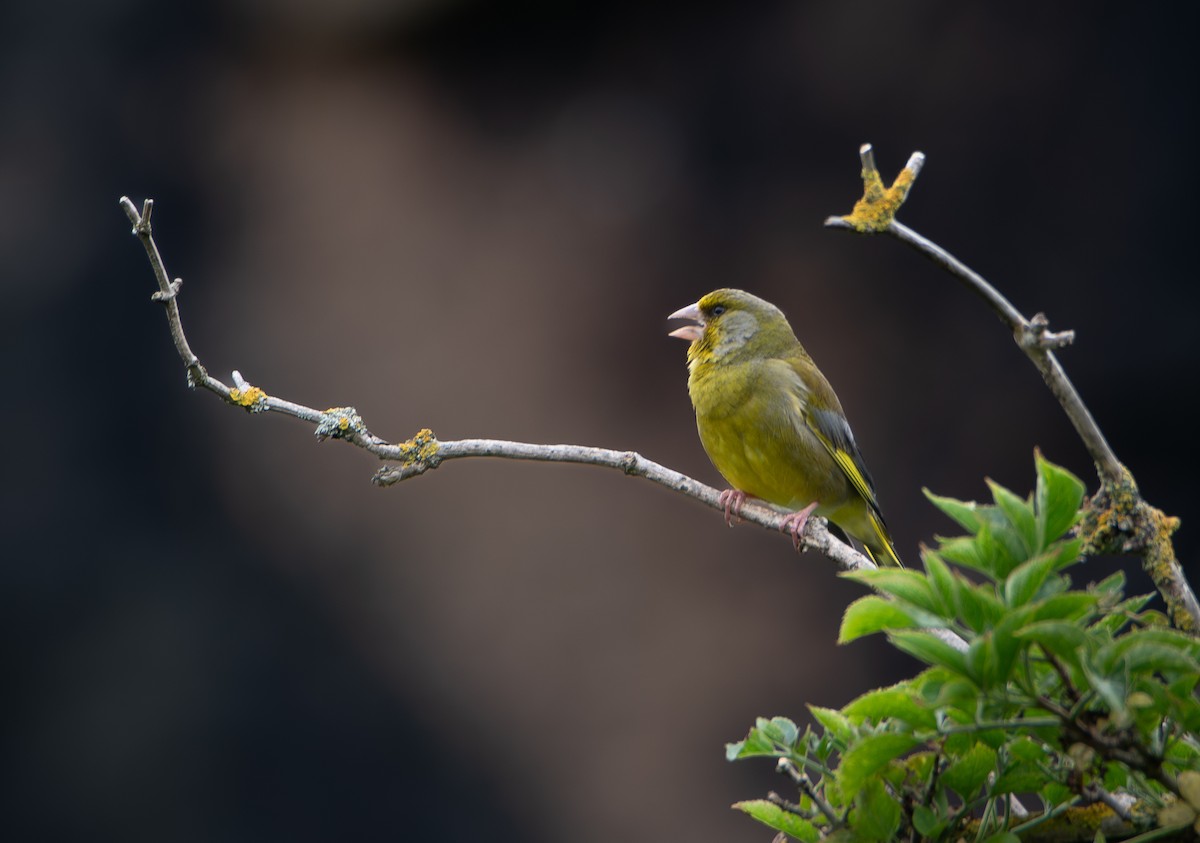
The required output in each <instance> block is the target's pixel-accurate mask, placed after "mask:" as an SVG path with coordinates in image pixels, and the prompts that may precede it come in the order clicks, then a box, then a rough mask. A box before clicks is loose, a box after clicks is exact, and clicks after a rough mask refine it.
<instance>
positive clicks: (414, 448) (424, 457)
mask: <svg viewBox="0 0 1200 843" xmlns="http://www.w3.org/2000/svg"><path fill="white" fill-rule="evenodd" d="M438 448H439V443H438V440H437V437H436V436H434V435H433V431H432V430H430V429H429V428H427V427H424V428H421V429H420V430H418V431H417V434H416V436H414V437H413V438H412V439H409V440H408V441H407V442H402V443H400V449H401V450H402V451H403V452H404V457H403V459H404V464H405V465H411V464H413V463H430V462H435V461H436V460H437V452H438Z"/></svg>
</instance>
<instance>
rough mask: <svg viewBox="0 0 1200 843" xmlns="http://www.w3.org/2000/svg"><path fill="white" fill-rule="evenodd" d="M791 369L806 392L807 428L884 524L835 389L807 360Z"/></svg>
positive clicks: (873, 490)
mask: <svg viewBox="0 0 1200 843" xmlns="http://www.w3.org/2000/svg"><path fill="white" fill-rule="evenodd" d="M791 366H792V370H793V371H794V373H795V375H796V377H797V380H798V382H799V384H800V386H801V388H802V389H803V392H804V395H803V396H802V401H801V406H803V408H804V422H805V424H807V425H808V429H809V430H811V431H812V432H813V435H815V436H816V437H817V439H818V441H820V443H821V444H822V445H823V446H824V447H825V450H826V451H828V452H829V455H830V456H831V457H833V461H834V462H835V463H837V466H838V468H840V469H841V470H842V473H843V474H845V475H846V479H847V480H849V481H850V485H851V486H853V487H854V490H855V491H856V492H858V494H859V495H860V496H861V497H862V499H863V500H864V501H866V502H867V505H868V506H870V507H871V511H872V512H873V513H874V515H875V517H876V518H878V519H879V521H880V522H881V523H882V521H883V513H881V512H880V511H879V503H878V501H876V499H875V481H873V480H872V479H871V474H870V472H868V471H867V466H866V463H865V462H864V461H863V457H862V452H860V451H859V450H858V444H857V443H856V442H855V441H854V433H853V432H852V431H851V430H850V425H849V424H848V423H847V422H846V417H845V415H844V414H843V413H842V405H841V402H839V401H838V399H837V395H836V394H835V393H834V391H833V387H831V386H830V385H829V381H827V380H825V376H824V375H822V374H821V372H820V371H819V370H818V369H817V368H816V366H815V365H813V364H812V363H811V361H809V360H804V361H803V363H802V364H799V365H798V364H797V362H796V361H791Z"/></svg>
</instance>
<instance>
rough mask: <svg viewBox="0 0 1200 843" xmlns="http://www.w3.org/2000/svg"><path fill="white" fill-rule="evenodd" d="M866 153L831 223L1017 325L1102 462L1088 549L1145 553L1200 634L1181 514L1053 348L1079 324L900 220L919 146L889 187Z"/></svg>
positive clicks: (1179, 619) (1174, 611) (1166, 592)
mask: <svg viewBox="0 0 1200 843" xmlns="http://www.w3.org/2000/svg"><path fill="white" fill-rule="evenodd" d="M859 157H860V159H861V161H862V166H863V183H864V191H863V198H862V199H860V200H859V202H858V203H857V204H856V205H855V206H854V210H853V211H852V212H851V213H850V214H847V215H846V216H841V217H838V216H833V217H829V218H828V219H826V220H825V225H826V226H827V227H829V228H838V229H846V230H850V231H857V232H859V233H862V234H870V233H876V232H884V233H887V234H890V235H892V236H893V237H895V238H896V239H897V240H899V241H900V242H902V243H905V244H907V245H909V246H911V247H912V248H914V249H916V250H917V251H918V252H920V253H921V254H922V255H924V256H925V257H927V258H929V259H930V260H932V261H933V262H934V263H936V264H937V265H938V266H940V267H942V268H943V269H945V270H946V271H947V272H949V273H950V274H951V275H953V276H954V277H955V278H958V279H959V280H960V281H962V282H963V284H965V285H966V286H967V288H968V289H969V290H971V291H972V292H974V293H975V294H976V295H978V296H979V297H980V298H982V299H983V300H984V301H985V302H986V303H987V304H988V306H989V307H990V308H991V309H992V311H993V312H994V313H995V314H996V315H997V316H998V317H999V318H1000V321H1001V322H1003V323H1004V324H1005V325H1007V326H1008V328H1009V330H1011V331H1012V334H1013V339H1014V340H1015V341H1016V343H1017V345H1018V346H1020V348H1021V350H1022V351H1024V352H1025V354H1026V356H1028V357H1029V359H1030V360H1031V361H1033V365H1034V366H1036V367H1037V369H1038V371H1039V372H1040V373H1041V375H1042V379H1043V380H1044V381H1045V382H1046V386H1048V387H1049V388H1050V391H1051V392H1052V393H1053V394H1054V397H1055V398H1057V399H1058V403H1059V404H1060V405H1061V406H1062V408H1063V410H1064V411H1065V412H1066V414H1067V417H1068V418H1069V419H1070V420H1071V424H1072V425H1074V427H1075V431H1076V433H1078V434H1079V438H1080V439H1081V440H1082V441H1083V445H1084V447H1085V448H1087V451H1088V454H1089V455H1091V457H1092V460H1093V461H1094V462H1095V464H1096V472H1097V474H1098V475H1099V477H1100V485H1101V488H1100V491H1099V492H1097V493H1096V495H1095V496H1094V497H1093V498H1092V499H1091V500H1090V501H1089V504H1088V506H1089V510H1090V511H1089V515H1088V518H1086V519H1085V523H1084V525H1083V528H1082V530H1081V533H1082V534H1083V537H1084V539H1085V545H1086V547H1085V552H1088V553H1096V552H1100V551H1104V550H1112V549H1117V550H1122V551H1125V552H1133V553H1137V554H1139V555H1141V556H1142V558H1143V563H1144V567H1145V568H1146V570H1147V572H1148V573H1149V574H1150V576H1151V578H1152V579H1153V580H1154V583H1155V585H1156V586H1157V587H1158V590H1159V593H1160V594H1162V596H1163V600H1164V601H1165V602H1166V604H1167V609H1168V611H1169V612H1170V615H1171V620H1172V622H1173V623H1174V624H1175V625H1176V626H1177V627H1178V628H1180V629H1182V630H1185V631H1188V632H1191V633H1192V634H1193V635H1196V634H1200V602H1197V600H1196V595H1195V593H1194V592H1193V591H1192V588H1191V586H1190V585H1189V584H1188V582H1187V578H1186V577H1185V576H1184V574H1183V568H1182V567H1181V566H1180V564H1179V562H1178V560H1177V559H1176V558H1175V551H1174V548H1173V546H1172V544H1171V539H1170V536H1171V533H1172V532H1174V530H1175V528H1176V527H1177V526H1178V520H1177V519H1173V518H1170V517H1168V516H1166V515H1164V514H1163V513H1162V512H1161V511H1160V510H1158V509H1155V508H1154V507H1152V506H1150V505H1149V504H1148V503H1146V502H1145V500H1143V499H1142V497H1141V495H1140V494H1139V493H1138V491H1137V486H1136V485H1135V484H1134V482H1133V477H1132V475H1131V474H1130V473H1129V471H1128V470H1127V469H1126V468H1125V466H1124V465H1122V464H1121V461H1120V460H1118V459H1117V456H1116V454H1115V453H1114V452H1113V449H1112V447H1111V446H1110V445H1109V444H1108V440H1107V439H1106V438H1105V437H1104V433H1103V432H1102V431H1101V430H1100V426H1099V425H1098V424H1097V423H1096V420H1095V419H1094V418H1093V417H1092V414H1091V412H1090V411H1089V410H1088V408H1087V406H1086V405H1085V404H1084V403H1083V399H1082V398H1081V397H1080V395H1079V392H1078V391H1077V390H1076V389H1075V385H1074V384H1073V383H1071V379H1070V378H1068V377H1067V373H1066V371H1065V370H1064V369H1063V367H1062V364H1061V363H1059V362H1058V357H1056V356H1055V354H1054V351H1053V349H1055V348H1062V347H1063V346H1066V345H1069V344H1070V343H1071V342H1073V341H1074V339H1075V332H1074V331H1062V332H1058V333H1054V332H1051V331H1050V330H1049V329H1048V326H1049V322H1048V320H1047V319H1046V317H1045V315H1044V314H1041V313H1038V314H1035V315H1034V316H1033V318H1031V319H1027V318H1026V317H1025V316H1024V315H1023V314H1022V313H1021V312H1020V311H1019V310H1017V308H1016V307H1015V306H1013V304H1012V302H1010V301H1009V300H1008V299H1007V298H1005V297H1004V296H1003V295H1002V294H1001V293H1000V291H999V290H997V289H996V288H995V287H993V286H992V285H991V284H989V283H988V282H987V281H986V280H985V279H984V278H983V276H982V275H980V274H979V273H978V272H975V271H974V270H973V269H971V268H970V267H968V266H967V265H966V264H964V263H963V262H962V261H960V260H959V259H958V258H956V257H954V255H952V254H950V253H949V252H948V251H946V250H945V249H943V248H942V247H941V246H939V245H937V244H936V243H934V242H933V241H931V240H929V239H927V238H925V237H923V236H921V235H920V234H918V233H917V232H915V231H913V230H912V229H911V228H909V227H908V226H906V225H903V224H901V223H899V222H897V221H896V219H895V216H896V211H897V210H898V209H899V207H900V205H901V204H903V202H904V200H905V198H907V196H908V190H909V188H910V187H911V186H912V183H913V182H914V181H915V180H916V177H917V174H918V173H919V172H920V171H921V167H922V166H923V165H924V162H925V156H924V155H923V154H921V153H920V152H914V153H913V155H912V157H911V158H909V161H908V165H907V166H906V167H905V168H904V170H902V171H901V173H900V175H899V176H897V177H896V181H895V182H894V183H893V184H892V187H891V188H889V189H887V190H883V187H882V185H883V182H882V180H881V179H880V176H879V171H878V169H877V168H876V167H875V154H874V151H873V150H872V149H871V145H870V144H863V145H862V147H861V148H860V149H859Z"/></svg>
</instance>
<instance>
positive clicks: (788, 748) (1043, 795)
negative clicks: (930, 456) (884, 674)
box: [727, 455, 1200, 843]
mask: <svg viewBox="0 0 1200 843" xmlns="http://www.w3.org/2000/svg"><path fill="white" fill-rule="evenodd" d="M1036 468H1037V485H1036V488H1035V490H1034V492H1033V494H1032V495H1030V496H1028V497H1027V498H1024V499H1023V498H1020V497H1018V496H1017V495H1015V494H1013V493H1012V492H1010V491H1009V490H1007V489H1004V488H1003V487H1001V486H999V485H997V484H995V483H990V484H989V485H990V487H991V492H992V499H993V502H992V503H991V504H977V503H965V502H962V501H955V500H950V499H948V498H941V497H938V496H936V495H932V494H930V495H928V497H929V499H930V501H932V502H933V504H934V505H935V506H937V507H938V508H939V509H941V510H942V511H943V512H944V513H946V515H948V516H949V517H950V518H951V519H953V520H954V521H955V522H956V523H957V524H958V525H959V526H960V527H962V528H963V529H965V530H966V531H967V535H964V536H958V537H954V538H943V539H940V540H939V544H938V547H937V549H936V550H932V549H926V550H925V551H924V553H923V561H924V568H925V570H924V572H923V573H922V572H918V571H913V570H900V569H880V570H874V571H865V572H858V573H854V574H848V575H847V576H849V577H850V578H852V579H856V580H859V581H860V582H862V583H864V584H865V585H868V586H870V587H872V588H873V589H874V590H875V592H876V594H872V595H868V596H865V597H862V598H860V599H859V600H857V601H856V602H855V603H853V604H852V605H851V606H850V607H849V608H848V609H847V610H846V614H845V617H844V619H843V623H842V628H841V633H840V636H839V640H840V641H841V642H842V643H846V642H850V641H853V640H855V639H857V638H860V637H862V636H865V635H870V634H874V633H883V634H885V635H886V636H887V638H888V640H889V641H890V642H891V644H892V645H893V646H895V647H896V648H897V649H899V650H901V651H903V652H905V653H908V654H909V655H911V656H913V657H914V658H916V659H917V660H918V661H920V662H923V663H924V664H925V668H924V670H923V671H922V672H921V673H919V674H918V675H917V676H915V677H914V678H912V679H910V680H908V681H905V682H901V683H899V684H897V685H894V686H892V687H889V688H881V689H878V690H874V691H870V692H868V693H866V694H863V695H862V696H861V697H859V698H858V699H856V700H854V701H852V702H851V703H849V704H848V705H846V706H845V707H844V708H842V709H841V710H836V709H829V708H819V707H815V706H812V707H810V708H809V711H810V713H811V715H812V717H813V719H814V721H815V723H814V725H813V726H810V727H808V728H805V729H803V730H802V729H801V728H800V727H799V726H798V725H797V724H796V723H794V722H793V721H792V720H789V719H788V718H785V717H776V718H773V719H770V720H768V719H765V718H764V719H759V720H758V722H757V723H756V725H755V727H754V728H753V729H751V730H750V733H749V735H747V737H746V738H745V739H744V740H742V741H739V742H737V743H733V744H729V745H728V748H727V756H728V758H729V759H730V760H735V759H741V758H751V757H771V758H776V759H779V763H780V764H781V765H782V769H785V770H787V771H789V772H791V774H792V777H793V779H794V780H795V783H796V785H797V789H798V791H799V799H798V801H797V802H795V803H785V802H783V800H781V799H779V798H778V797H773V799H772V800H770V801H753V802H741V803H738V804H737V805H736V806H735V807H737V808H739V809H740V810H743V811H745V812H746V813H748V814H750V815H751V816H753V817H754V818H755V819H757V820H759V821H760V822H763V823H765V824H766V825H768V826H770V827H771V828H773V829H775V830H776V831H779V832H783V833H784V834H785V835H787V836H789V837H791V838H794V839H797V840H805V841H811V840H815V839H818V838H819V837H824V838H831V839H837V840H839V841H842V840H845V841H864V843H865V842H866V841H885V840H890V839H894V838H895V837H897V836H901V837H903V838H905V839H910V838H911V839H923V840H931V841H952V840H958V839H960V838H962V837H968V838H969V839H973V840H988V839H994V840H998V841H1005V840H1016V839H1018V838H1017V837H1016V836H1015V835H1019V834H1022V833H1024V832H1026V831H1028V830H1030V829H1032V828H1035V827H1036V826H1037V825H1038V824H1039V823H1042V822H1046V821H1048V820H1050V819H1052V818H1053V817H1055V816H1058V815H1059V814H1064V813H1065V812H1067V811H1070V810H1080V809H1081V806H1084V805H1086V804H1088V803H1089V802H1091V801H1094V800H1095V799H1096V798H1097V795H1098V794H1100V793H1102V792H1106V791H1107V792H1113V791H1117V790H1120V791H1123V792H1124V793H1127V794H1129V795H1131V796H1133V797H1134V798H1135V799H1136V800H1138V804H1139V805H1141V806H1145V807H1146V808H1147V809H1148V810H1146V811H1144V812H1143V813H1141V814H1139V817H1140V820H1139V822H1140V824H1141V825H1142V826H1144V827H1147V828H1148V827H1151V826H1153V824H1154V823H1155V817H1156V815H1157V816H1158V817H1159V818H1160V820H1161V821H1163V822H1165V821H1166V818H1168V817H1175V815H1176V814H1179V813H1181V811H1179V810H1176V809H1175V807H1176V806H1179V805H1182V806H1184V807H1186V806H1187V805H1188V804H1189V802H1188V794H1185V793H1183V792H1181V791H1183V790H1186V788H1181V786H1180V784H1179V782H1181V781H1182V782H1184V783H1186V784H1187V786H1188V787H1190V786H1191V783H1193V782H1200V775H1197V774H1198V773H1200V741H1198V740H1197V737H1196V735H1197V732H1198V731H1200V702H1198V701H1197V697H1196V685H1197V683H1198V681H1200V642H1198V641H1197V640H1195V639H1193V638H1190V637H1188V636H1186V635H1184V634H1182V633H1180V632H1177V631H1175V630H1173V629H1170V628H1168V627H1167V626H1166V624H1165V621H1164V619H1163V617H1162V615H1161V614H1160V613H1158V612H1154V611H1146V610H1145V609H1144V607H1145V604H1146V603H1147V601H1148V600H1149V595H1146V596H1139V597H1132V598H1126V597H1125V596H1124V593H1123V592H1124V577H1123V576H1122V575H1120V574H1117V575H1114V576H1112V577H1109V578H1107V579H1106V580H1104V581H1102V582H1100V583H1094V584H1091V585H1089V586H1087V587H1086V588H1073V587H1072V584H1071V581H1070V579H1069V578H1068V577H1067V575H1066V574H1065V573H1064V569H1066V568H1067V567H1069V566H1071V565H1072V564H1074V563H1076V562H1077V561H1079V552H1080V543H1079V541H1078V540H1076V539H1073V538H1070V537H1068V536H1067V535H1066V534H1067V532H1068V531H1069V530H1070V529H1071V528H1072V527H1073V526H1074V525H1075V523H1076V522H1077V520H1078V518H1079V507H1080V503H1081V502H1082V499H1083V494H1084V487H1083V484H1082V483H1081V482H1080V481H1079V480H1078V479H1077V478H1075V477H1074V476H1073V475H1071V474H1070V473H1068V472H1067V471H1065V470H1064V469H1062V468H1059V467H1058V466H1055V465H1052V464H1051V463H1049V462H1047V461H1045V460H1044V459H1042V458H1041V456H1040V455H1038V457H1037V460H1036ZM1018 793H1019V794H1022V797H1021V798H1022V800H1024V801H1026V802H1028V801H1029V800H1030V796H1029V794H1035V797H1034V798H1035V799H1036V800H1038V801H1040V803H1041V804H1040V806H1030V807H1031V808H1032V809H1033V811H1034V813H1032V814H1031V815H1030V816H1029V817H1024V818H1021V817H1017V816H1016V815H1014V812H1012V811H1011V810H1010V794H1018ZM1196 807H1198V808H1200V806H1196ZM1166 808H1171V810H1164V809H1166ZM1038 809H1040V810H1038ZM1104 810H1107V809H1104ZM1184 813H1185V812H1184Z"/></svg>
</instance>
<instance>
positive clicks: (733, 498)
mask: <svg viewBox="0 0 1200 843" xmlns="http://www.w3.org/2000/svg"><path fill="white" fill-rule="evenodd" d="M748 497H749V495H747V494H746V493H745V492H743V491H741V490H740V489H726V490H725V491H724V492H722V493H721V494H720V496H719V497H718V498H717V503H719V504H720V505H721V506H723V507H725V525H726V526H728V527H732V526H733V525H734V524H735V523H738V524H740V523H741V521H742V504H744V503H745V502H746V498H748Z"/></svg>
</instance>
